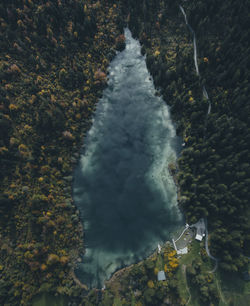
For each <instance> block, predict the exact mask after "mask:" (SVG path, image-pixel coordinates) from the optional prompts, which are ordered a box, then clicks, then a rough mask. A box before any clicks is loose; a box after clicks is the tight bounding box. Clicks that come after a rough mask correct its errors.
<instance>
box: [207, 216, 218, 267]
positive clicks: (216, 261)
mask: <svg viewBox="0 0 250 306" xmlns="http://www.w3.org/2000/svg"><path fill="white" fill-rule="evenodd" d="M205 225H206V237H205V248H206V252H207V256H208V257H209V258H211V259H212V260H214V261H215V266H214V268H213V270H211V271H209V273H214V272H215V271H216V270H217V268H218V262H219V259H217V258H215V257H214V256H213V255H211V253H210V251H209V248H208V229H207V219H205Z"/></svg>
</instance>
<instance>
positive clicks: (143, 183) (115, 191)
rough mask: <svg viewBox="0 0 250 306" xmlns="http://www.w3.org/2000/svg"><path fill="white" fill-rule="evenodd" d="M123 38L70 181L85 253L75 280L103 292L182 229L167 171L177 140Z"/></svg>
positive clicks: (135, 48)
mask: <svg viewBox="0 0 250 306" xmlns="http://www.w3.org/2000/svg"><path fill="white" fill-rule="evenodd" d="M125 36H126V49H125V50H124V51H122V52H120V53H118V54H117V55H116V57H115V59H114V60H113V61H112V62H111V64H110V67H109V81H108V87H107V88H106V89H105V90H104V92H103V97H102V98H101V99H100V101H99V102H98V105H97V109H96V112H95V115H94V119H93V125H92V127H91V129H90V130H89V132H88V135H87V137H86V139H85V144H84V148H83V150H82V155H81V158H80V161H79V164H78V166H77V168H76V170H75V174H74V185H73V197H74V202H75V204H76V206H77V207H78V209H79V210H80V213H81V219H82V222H83V226H84V233H85V241H84V243H85V248H86V253H85V255H84V256H83V259H82V263H81V264H79V267H78V269H77V271H76V274H77V276H78V278H79V279H80V280H81V281H82V282H83V283H84V284H86V285H87V286H89V287H97V288H100V287H102V286H103V284H104V281H105V280H106V279H108V278H109V277H110V276H111V274H112V273H114V272H115V271H116V270H117V269H118V268H121V267H124V266H126V265H130V264H132V263H135V262H137V261H139V260H141V259H143V258H145V257H146V256H148V255H149V254H150V253H152V251H153V250H154V249H155V248H156V247H157V244H158V243H163V242H165V241H166V240H168V239H170V238H171V234H172V233H173V232H174V231H176V230H177V229H178V228H179V227H180V226H181V225H183V218H182V215H181V213H180V211H179V209H178V206H177V190H176V186H175V184H174V181H173V178H172V177H171V176H170V174H169V171H168V164H169V163H171V162H175V161H176V156H177V155H178V152H179V150H180V147H181V139H179V138H178V137H177V136H176V132H175V127H174V125H173V123H172V121H171V118H170V114H169V109H168V106H167V105H166V103H165V102H164V101H163V99H162V98H161V97H157V96H156V95H155V88H154V85H153V82H152V80H151V76H150V74H149V72H148V70H147V67H146V62H145V57H143V56H142V55H141V51H140V48H141V47H140V44H139V42H138V41H136V40H134V39H133V38H132V36H131V33H130V31H129V30H128V29H125Z"/></svg>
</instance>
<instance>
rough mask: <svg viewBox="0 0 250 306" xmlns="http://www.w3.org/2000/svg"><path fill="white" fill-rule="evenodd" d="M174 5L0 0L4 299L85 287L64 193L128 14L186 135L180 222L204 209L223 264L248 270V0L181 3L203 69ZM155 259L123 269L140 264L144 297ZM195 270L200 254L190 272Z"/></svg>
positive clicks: (79, 245) (0, 297) (80, 244)
mask: <svg viewBox="0 0 250 306" xmlns="http://www.w3.org/2000/svg"><path fill="white" fill-rule="evenodd" d="M178 5H179V3H178V1H171V0H166V1H160V0H159V1H154V0H144V1H133V0H129V1H125V0H121V1H108V0H107V1H94V0H93V1H92V0H57V1H49V0H39V1H32V0H23V1H17V0H9V1H7V0H4V1H1V3H0V23H1V31H0V79H1V87H0V96H1V104H0V134H1V138H0V166H1V173H0V180H1V184H0V188H1V196H0V276H1V277H0V304H1V305H28V304H29V303H30V302H31V299H32V298H33V297H34V295H36V294H37V293H42V292H53V293H55V292H56V293H57V294H62V295H67V296H71V297H73V296H81V294H82V288H80V287H79V286H78V285H77V283H76V282H75V279H74V278H75V276H74V267H75V266H76V264H77V261H78V260H79V256H80V255H81V254H82V253H83V251H84V241H83V231H82V228H81V226H80V222H79V212H78V211H77V210H76V208H75V207H74V205H73V203H72V194H71V188H72V187H71V182H72V168H73V166H74V164H75V163H76V161H77V159H78V157H79V149H80V147H81V145H82V140H83V139H84V135H85V134H86V131H87V130H88V129H89V127H90V126H91V114H92V113H93V112H94V110H95V105H96V103H97V101H98V99H99V98H100V96H101V94H102V90H103V89H104V87H105V86H106V82H107V77H108V76H107V67H108V64H109V62H110V60H111V59H112V58H113V57H114V55H115V53H116V50H122V49H123V48H124V36H123V34H122V31H123V27H124V26H125V25H126V23H125V20H128V25H129V28H130V29H131V31H132V33H133V35H134V36H135V37H137V38H138V39H139V40H140V42H141V44H142V52H143V54H146V61H147V66H148V69H149V70H150V72H151V74H152V76H153V79H154V83H155V86H156V87H157V89H158V90H159V91H160V92H161V94H162V95H163V97H164V99H165V101H166V102H167V103H168V104H169V105H170V106H171V113H172V117H173V119H174V120H175V122H176V125H177V132H178V134H179V135H180V136H182V138H183V141H184V143H185V146H184V148H183V150H182V153H181V156H180V158H179V160H178V166H177V181H178V186H179V204H180V206H181V208H182V210H183V212H184V214H185V216H186V219H187V222H189V223H193V222H195V221H196V220H197V219H199V218H200V217H206V218H207V220H208V228H209V232H210V233H211V238H210V242H211V246H210V248H211V251H212V253H213V255H214V256H216V257H217V258H219V260H220V262H219V267H220V268H221V269H224V270H225V271H229V272H241V271H242V269H244V265H245V264H246V263H247V257H246V256H250V211H249V198H250V163H249V160H250V152H249V147H250V102H249V91H250V89H249V84H248V81H249V71H250V48H249V43H248V35H249V31H250V30H249V24H250V20H249V19H250V17H249V9H250V1H248V0H243V1H232V0H229V1H226V2H223V3H219V2H218V1H215V0H213V1H209V2H208V1H194V0H189V1H185V2H183V4H182V5H183V7H184V9H185V11H186V13H187V17H188V20H189V23H190V25H191V26H192V28H193V29H194V31H195V33H196V38H197V45H198V65H199V69H200V75H201V76H200V77H199V76H197V74H196V72H195V67H194V61H193V43H192V42H193V36H192V33H191V32H190V31H189V29H188V27H187V25H186V24H185V20H184V17H183V15H182V13H181V11H180V9H179V6H178ZM204 84H205V85H206V88H207V91H208V94H209V98H210V103H211V113H210V114H208V100H207V99H205V98H204V97H203V94H202V87H203V85H204ZM166 256H167V255H166ZM173 257H174V256H173ZM150 265H151V266H150ZM152 267H153V266H152V264H150V263H148V266H147V263H145V265H144V266H143V268H142V267H141V266H140V268H139V269H137V270H135V271H134V272H131V275H130V277H132V278H133V277H135V278H136V279H140V277H139V276H138V275H139V274H140V273H141V274H142V277H144V279H141V288H140V289H141V290H140V291H141V292H144V289H145V286H146V287H147V289H148V290H147V295H146V296H143V300H142V302H143V303H145V304H147V303H148V304H149V305H150V303H151V302H150V301H151V300H150V299H151V298H152V297H153V293H152V292H153V291H155V292H154V294H158V297H157V299H160V297H161V296H162V297H163V296H164V295H163V293H162V291H163V289H164V288H160V287H159V288H158V287H157V290H156V289H153V287H152V286H153V285H152V283H148V280H147V278H146V277H145V275H146V274H147V273H148V275H149V277H151V275H152V274H153V270H152V269H153V268H152ZM145 269H146V270H145ZM147 269H148V270H147ZM151 270H152V271H151ZM195 271H196V273H199V267H197V266H196V267H194V268H193V270H190V271H189V274H190V275H193V274H194V273H195ZM197 271H198V272H197ZM133 273H134V274H133ZM174 282H175V281H172V284H171V282H170V286H169V287H170V288H172V289H173V288H176V286H175V284H174ZM125 283H126V281H125ZM144 283H145V284H144ZM126 284H128V286H133V282H132V283H131V281H130V280H127V283H126ZM144 285H145V286H144ZM149 289H150V290H149ZM211 292H212V291H211ZM124 296H125V293H124ZM176 296H177V293H176ZM176 296H175V297H174V298H176V299H177V297H176ZM164 297H165V296H164ZM94 299H95V297H93V300H94ZM141 299H142V298H141ZM147 299H148V300H147ZM108 301H109V300H108ZM108 303H109V302H107V305H109V304H108ZM159 303H160V302H159ZM93 304H94V305H95V302H93ZM90 305H91V304H90Z"/></svg>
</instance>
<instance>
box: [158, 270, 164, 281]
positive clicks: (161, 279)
mask: <svg viewBox="0 0 250 306" xmlns="http://www.w3.org/2000/svg"><path fill="white" fill-rule="evenodd" d="M157 279H158V281H164V280H166V275H165V272H164V271H159V272H158V275H157Z"/></svg>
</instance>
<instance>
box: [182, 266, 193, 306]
mask: <svg viewBox="0 0 250 306" xmlns="http://www.w3.org/2000/svg"><path fill="white" fill-rule="evenodd" d="M186 270H187V266H186V265H182V273H183V275H184V278H185V281H186V290H187V293H188V294H189V298H188V300H187V302H186V304H185V305H188V304H189V302H190V301H191V298H192V297H191V293H190V290H189V287H188V284H187V272H186Z"/></svg>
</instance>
